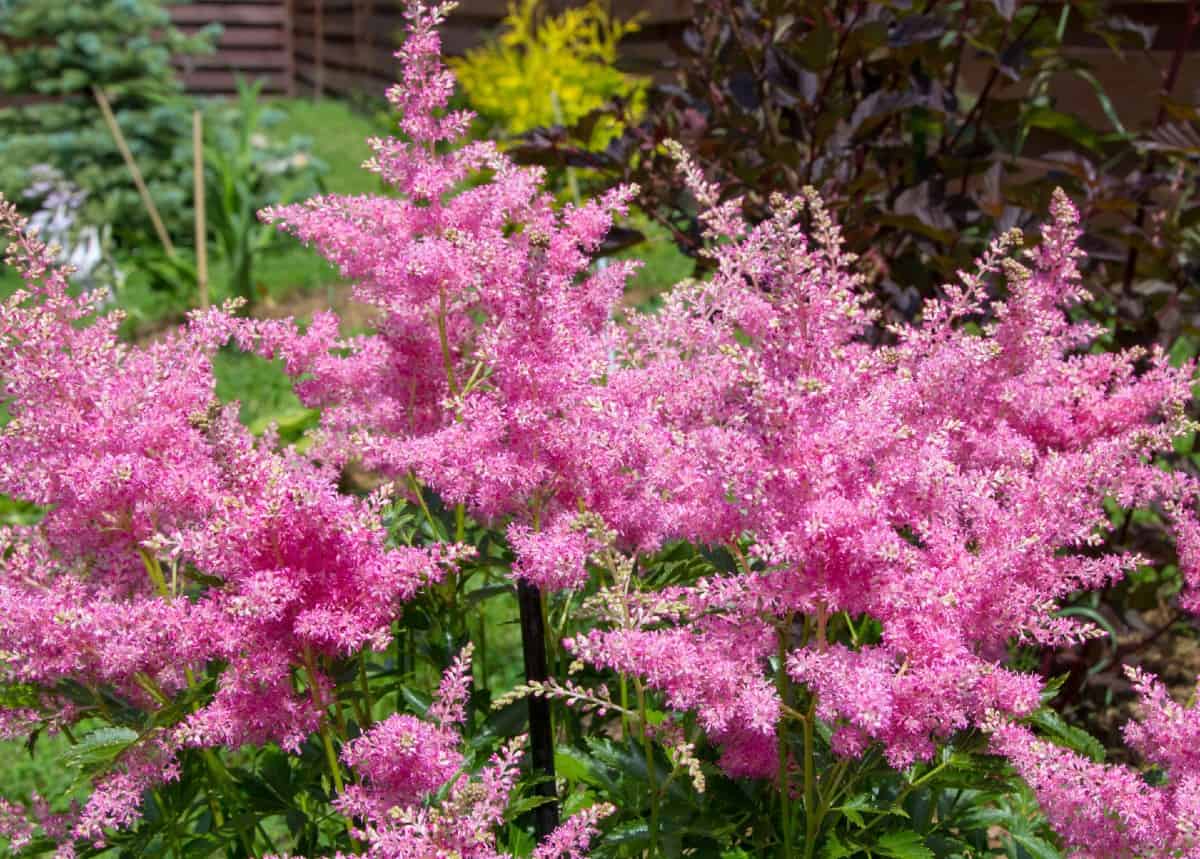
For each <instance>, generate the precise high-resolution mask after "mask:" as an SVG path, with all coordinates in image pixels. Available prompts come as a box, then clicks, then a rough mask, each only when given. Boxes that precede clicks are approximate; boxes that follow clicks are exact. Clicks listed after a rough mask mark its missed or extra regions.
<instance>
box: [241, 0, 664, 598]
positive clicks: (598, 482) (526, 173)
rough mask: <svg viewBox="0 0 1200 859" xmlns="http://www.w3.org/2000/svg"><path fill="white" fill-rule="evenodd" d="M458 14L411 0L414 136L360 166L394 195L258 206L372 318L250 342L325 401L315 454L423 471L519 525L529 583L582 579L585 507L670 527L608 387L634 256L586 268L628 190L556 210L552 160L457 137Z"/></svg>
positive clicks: (265, 331) (483, 511)
mask: <svg viewBox="0 0 1200 859" xmlns="http://www.w3.org/2000/svg"><path fill="white" fill-rule="evenodd" d="M444 12H445V8H444V7H436V8H430V7H427V6H425V5H423V4H412V5H411V6H410V7H409V13H408V14H409V18H410V34H409V37H408V40H407V41H406V43H405V45H404V47H403V49H402V50H401V51H400V52H399V54H398V56H399V57H400V59H401V61H402V66H403V70H404V71H403V82H402V83H401V84H399V85H397V86H396V87H394V88H393V89H391V90H390V91H389V93H388V98H389V100H390V101H391V103H392V104H393V105H394V106H395V107H396V108H397V109H399V110H400V112H401V115H402V118H401V121H400V126H401V129H402V130H403V132H404V134H405V137H404V138H389V139H383V140H373V141H371V145H372V148H373V149H374V152H375V155H374V158H372V159H371V160H370V161H369V162H368V163H367V165H366V166H367V167H368V168H369V169H371V170H373V171H375V172H376V173H378V174H379V175H380V177H381V178H382V179H384V180H385V181H386V182H387V183H388V184H389V185H391V186H392V188H393V189H394V190H395V192H396V193H395V194H394V195H393V196H386V197H385V196H369V195H364V196H354V197H345V196H326V197H319V198H316V199H313V200H309V201H307V202H305V203H303V204H298V205H293V206H283V207H279V208H275V209H270V210H267V211H266V212H265V213H264V215H265V217H267V218H268V219H269V220H271V221H274V222H277V223H279V224H280V225H281V226H282V228H283V229H285V230H287V231H288V232H289V233H292V234H293V235H295V236H297V237H298V238H300V239H301V240H303V241H304V242H306V243H309V244H312V245H313V246H315V247H316V248H317V249H318V250H319V251H320V252H321V253H322V254H323V255H325V256H326V257H327V258H328V259H329V260H330V261H331V262H333V263H334V264H335V265H336V266H337V267H338V268H339V270H340V271H341V273H342V275H343V276H344V277H346V278H348V279H350V280H352V281H353V282H354V283H355V290H354V296H355V298H356V299H357V300H358V301H360V302H362V303H364V304H367V305H369V306H371V307H373V308H375V309H376V310H377V312H378V315H377V324H376V330H375V331H374V332H373V333H370V334H368V335H364V336H359V337H353V338H341V337H339V335H338V325H337V321H336V319H334V317H332V316H331V315H328V316H324V317H320V318H318V319H316V320H314V322H313V324H312V326H311V327H309V328H308V330H307V331H306V332H305V333H304V334H303V335H299V334H297V333H296V331H295V330H294V328H292V327H291V326H290V325H288V324H280V323H253V322H250V323H247V325H246V328H245V330H244V331H243V333H242V335H241V336H242V341H243V342H244V343H245V344H246V345H247V346H248V347H252V348H257V349H259V350H261V351H262V352H264V353H265V354H268V355H271V356H281V357H282V358H283V359H284V361H285V363H286V366H287V368H288V371H289V372H290V373H291V374H293V375H294V376H295V377H297V378H298V379H299V382H298V384H297V392H298V393H299V395H300V397H301V399H302V400H303V401H304V402H305V403H306V404H308V405H311V406H318V407H321V408H322V409H323V413H322V440H321V442H320V443H319V444H318V445H317V447H316V448H315V449H316V450H317V451H318V452H319V455H321V456H324V457H326V458H327V459H328V460H329V461H330V462H339V463H340V462H343V461H345V460H347V459H350V458H354V459H357V460H360V461H361V462H362V463H363V464H364V465H365V466H366V467H368V468H370V469H372V470H375V471H377V472H380V473H382V474H384V475H386V476H388V477H391V478H393V479H396V480H398V481H408V480H409V479H410V477H413V476H415V477H416V478H419V479H420V480H421V481H423V482H425V483H426V484H428V485H430V486H432V487H433V488H434V489H436V490H437V492H438V493H439V494H440V495H441V497H442V498H443V500H445V501H447V502H449V503H450V504H459V503H461V504H464V505H466V507H467V509H468V510H470V511H471V512H472V513H473V514H474V515H476V516H477V517H479V518H480V519H481V520H483V521H487V522H504V521H505V520H506V519H507V520H508V521H510V522H511V524H512V529H511V530H510V532H509V533H510V536H511V537H512V539H513V545H514V547H515V549H516V550H517V554H518V556H519V561H518V564H517V565H516V574H517V575H518V576H520V577H522V578H525V579H527V580H530V581H532V582H533V583H536V584H539V585H544V586H546V587H547V588H549V589H559V588H562V587H566V586H571V585H578V584H580V583H582V582H583V581H584V580H585V579H586V570H585V568H584V566H583V563H582V559H583V557H584V555H585V554H586V553H585V552H582V551H580V550H579V547H578V546H576V545H574V543H577V535H573V534H572V533H571V522H572V520H573V518H574V516H575V513H576V512H577V510H578V509H579V507H580V506H581V505H582V506H585V507H587V508H589V509H594V510H600V511H603V512H604V513H605V515H606V517H608V518H610V519H612V520H613V521H614V522H615V523H616V524H618V525H620V526H621V528H622V530H623V533H626V534H628V535H629V536H630V538H631V539H634V540H641V541H643V542H646V543H647V544H649V543H652V542H653V535H654V534H658V533H660V532H661V528H659V527H658V526H657V525H656V524H654V521H655V516H656V515H657V514H656V513H655V510H656V507H657V504H656V499H653V498H646V497H643V496H641V495H639V494H638V493H639V492H640V489H639V485H640V484H638V483H637V481H636V480H635V479H634V471H635V469H631V468H630V463H631V460H630V455H629V453H628V450H627V448H628V439H629V437H630V433H629V430H630V428H631V427H632V426H634V425H636V422H637V420H638V418H639V414H638V412H636V411H630V410H629V409H628V408H623V407H621V405H620V404H618V403H616V402H612V403H603V402H601V401H600V400H597V399H596V398H595V394H596V392H597V390H598V389H599V388H600V387H602V384H603V380H604V378H605V376H606V374H607V373H608V372H609V371H610V369H611V366H610V364H611V361H610V358H611V353H612V349H613V346H614V343H615V341H616V338H617V328H616V323H615V322H614V309H615V308H618V307H619V306H620V301H621V296H622V287H623V283H624V280H625V278H626V276H627V274H628V273H629V272H630V271H631V270H632V265H633V264H632V263H616V264H613V265H609V266H607V267H605V268H602V269H599V270H597V271H595V272H590V273H589V271H588V267H589V264H590V254H592V253H593V252H595V251H596V250H597V249H598V248H599V246H600V242H601V240H602V239H603V238H604V236H605V234H606V233H607V231H608V230H609V227H610V226H611V224H612V216H613V213H614V212H622V211H624V209H625V207H626V203H627V201H628V199H629V197H630V195H631V193H632V190H631V189H628V188H625V189H618V190H616V191H613V192H610V193H608V194H606V195H604V196H603V197H602V198H600V199H599V200H595V201H591V202H587V203H584V204H583V205H580V206H572V205H568V206H566V207H565V209H563V210H562V211H558V210H557V209H556V208H555V201H554V197H553V195H551V194H549V193H548V192H547V191H546V190H545V189H544V187H543V182H544V176H543V171H541V170H540V169H527V168H521V167H518V166H516V165H514V164H513V163H512V162H511V161H510V160H509V159H508V157H507V156H505V155H504V154H502V153H500V152H499V151H498V150H497V149H496V147H495V146H494V145H493V144H492V143H490V142H470V143H463V140H464V138H465V134H466V129H467V125H468V121H469V118H470V117H469V115H468V114H465V113H458V112H445V110H444V108H445V105H446V102H447V100H448V98H449V96H450V94H451V91H452V89H453V78H452V76H451V75H450V73H449V72H448V71H446V69H445V68H444V67H443V66H442V65H441V61H440V58H439V49H440V45H439V37H438V34H437V32H436V30H435V29H434V28H435V26H436V24H437V23H438V22H439V21H440V20H441V16H442V15H443V14H444ZM443 150H445V151H443ZM633 405H634V406H636V404H633ZM642 455H644V456H648V455H649V452H648V451H646V452H643V454H642ZM564 550H565V551H564Z"/></svg>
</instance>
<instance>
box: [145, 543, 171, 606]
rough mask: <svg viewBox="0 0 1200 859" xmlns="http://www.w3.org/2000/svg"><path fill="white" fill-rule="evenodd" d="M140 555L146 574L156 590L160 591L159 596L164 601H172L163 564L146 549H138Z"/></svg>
mask: <svg viewBox="0 0 1200 859" xmlns="http://www.w3.org/2000/svg"><path fill="white" fill-rule="evenodd" d="M138 554H139V555H140V556H141V558H142V566H144V567H145V568H146V572H147V574H149V576H150V581H151V582H152V583H153V584H154V589H155V590H156V591H158V595H159V596H161V597H163V598H164V599H170V598H171V589H170V588H169V587H168V586H167V579H166V576H164V575H163V571H162V564H160V563H159V562H158V558H156V557H154V556H153V555H151V554H150V553H149V552H147V551H146V550H145V549H138Z"/></svg>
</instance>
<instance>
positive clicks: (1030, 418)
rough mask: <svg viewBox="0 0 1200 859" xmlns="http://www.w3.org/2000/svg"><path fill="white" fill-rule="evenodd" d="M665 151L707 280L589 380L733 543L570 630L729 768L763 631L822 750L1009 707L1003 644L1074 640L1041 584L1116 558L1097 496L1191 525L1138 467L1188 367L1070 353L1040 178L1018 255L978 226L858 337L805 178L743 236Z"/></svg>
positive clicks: (1065, 257)
mask: <svg viewBox="0 0 1200 859" xmlns="http://www.w3.org/2000/svg"><path fill="white" fill-rule="evenodd" d="M677 155H678V156H679V157H680V158H681V159H682V161H683V170H684V173H685V176H686V177H687V179H688V181H689V184H690V185H691V186H692V189H693V191H694V193H695V195H696V196H697V198H698V199H699V200H700V202H701V204H702V205H704V206H707V207H708V210H707V214H706V215H704V216H703V217H704V219H705V221H706V223H707V224H708V229H709V237H710V239H711V240H712V241H713V247H712V249H711V251H710V253H711V255H712V257H713V258H714V261H715V263H716V266H717V268H716V273H715V274H714V276H713V277H712V279H711V280H709V281H706V282H703V283H699V282H696V283H685V284H681V285H680V286H678V287H676V289H675V290H674V291H673V292H672V293H671V294H670V295H669V296H668V297H667V299H666V302H665V307H664V308H663V310H662V311H661V312H659V313H658V314H655V315H649V316H644V317H641V318H638V319H635V320H634V322H633V325H632V326H631V331H630V334H629V336H628V337H627V338H626V339H625V341H624V343H623V344H622V347H621V350H620V355H621V360H622V363H623V369H621V370H620V371H618V372H613V373H610V375H609V378H608V392H606V393H607V395H608V396H612V397H614V398H616V399H619V400H621V401H623V402H633V401H638V400H640V401H642V402H643V403H648V404H651V406H652V408H651V409H650V412H651V414H652V419H650V420H647V421H646V423H645V425H644V428H643V429H642V430H641V431H642V432H643V433H646V434H650V433H654V432H658V434H659V435H658V437H659V438H660V439H664V440H667V442H666V443H664V444H663V445H662V447H661V449H660V451H659V454H658V455H657V456H656V457H654V458H653V460H652V462H653V468H654V472H653V473H649V474H647V475H645V479H646V480H648V481H650V482H652V483H653V484H655V485H657V486H659V487H661V492H662V494H663V496H664V498H666V499H667V503H668V504H674V505H675V510H676V514H677V518H676V523H677V525H678V526H681V530H680V531H679V532H677V533H676V534H675V536H678V537H683V538H687V539H690V540H693V541H697V542H701V543H708V544H725V545H728V546H730V547H731V549H732V550H733V552H734V554H735V555H741V554H742V547H743V546H744V547H746V548H747V549H748V556H743V562H742V564H741V568H740V570H739V572H738V574H737V575H736V576H732V577H727V578H724V579H718V580H708V581H705V582H704V583H703V586H702V587H698V588H694V589H693V592H692V593H691V594H690V595H684V596H682V597H681V599H683V600H684V601H685V602H686V603H687V604H688V605H689V611H688V612H686V613H685V615H684V616H683V618H682V622H679V623H666V624H664V623H661V622H657V621H656V620H655V621H652V622H651V623H649V624H647V625H645V626H643V627H641V628H637V629H618V628H612V627H601V628H598V629H596V630H594V631H592V632H591V633H589V634H586V635H583V636H579V637H577V638H575V639H574V640H573V641H571V642H569V644H570V647H571V649H572V650H573V651H574V653H575V655H577V656H578V657H580V658H582V659H583V660H584V661H586V662H591V663H593V664H596V665H600V666H604V667H608V668H613V669H616V670H621V671H626V672H633V673H637V674H641V675H642V676H644V677H645V678H646V679H647V680H648V681H649V683H650V685H651V686H653V687H655V688H658V689H660V690H662V691H663V692H665V693H666V695H667V700H668V701H669V702H671V703H672V704H673V705H674V706H680V707H688V708H690V709H696V710H697V711H698V712H699V714H700V718H701V721H702V722H703V723H705V724H707V725H710V726H711V727H713V728H716V729H717V737H716V738H717V739H719V740H724V741H725V742H726V744H727V748H726V755H727V757H729V756H730V755H731V754H732V757H733V759H732V760H730V761H727V766H729V765H731V764H732V765H733V767H734V771H735V772H739V773H742V774H745V773H757V774H760V775H767V774H769V773H771V772H773V771H774V770H775V768H776V766H777V762H776V756H775V751H774V748H775V746H774V734H775V727H774V726H775V723H776V721H777V717H778V714H779V705H780V701H779V698H778V696H777V695H776V694H775V693H774V692H773V691H772V690H771V689H770V687H769V686H768V685H767V680H768V678H767V677H766V675H765V672H764V669H765V666H766V657H767V656H768V655H769V654H773V653H776V652H777V651H780V650H782V653H783V654H784V656H785V657H786V669H787V671H788V673H789V674H790V675H791V678H792V679H793V680H795V681H797V682H799V683H802V684H804V685H805V686H807V687H808V689H809V690H810V691H811V692H812V693H813V695H814V696H815V701H816V708H817V713H818V715H820V716H821V717H822V718H823V719H825V720H828V721H829V722H831V723H833V725H834V727H835V734H834V747H835V749H836V750H837V751H839V752H841V753H843V754H850V755H857V754H860V753H861V752H862V751H863V750H864V749H865V748H866V747H867V746H868V745H870V744H872V743H882V744H883V746H884V748H885V751H886V754H887V757H888V759H889V761H890V762H891V764H892V765H893V766H896V767H900V768H902V767H904V766H906V765H908V764H909V763H911V762H912V761H913V760H914V759H918V758H927V757H929V755H930V754H931V753H932V751H933V749H934V742H935V740H936V739H937V738H942V737H947V736H949V735H950V734H951V733H952V732H954V731H956V730H958V729H962V728H966V727H968V726H970V725H973V724H978V723H979V722H980V720H981V719H982V718H983V717H984V716H985V714H986V713H988V712H989V711H992V710H997V711H1003V712H1007V713H1012V714H1024V713H1028V712H1030V711H1031V710H1033V709H1035V708H1036V707H1037V706H1038V702H1039V691H1040V689H1041V682H1040V680H1039V678H1037V677H1035V676H1032V675H1021V674H1019V673H1015V672H1013V671H1012V670H1010V669H1008V668H1005V667H1004V662H1005V657H1006V646H1007V643H1008V642H1009V641H1011V640H1013V639H1014V638H1016V639H1025V640H1030V641H1036V642H1039V643H1041V644H1054V643H1064V642H1071V641H1076V640H1078V639H1079V638H1080V637H1083V636H1087V635H1090V634H1093V633H1092V632H1091V631H1090V630H1088V629H1087V628H1086V627H1083V626H1082V625H1078V624H1075V623H1073V622H1071V621H1068V620H1064V619H1062V618H1059V617H1057V616H1056V614H1055V611H1056V608H1057V602H1058V600H1060V599H1062V598H1064V597H1066V596H1068V595H1069V594H1071V593H1072V592H1074V591H1076V590H1078V589H1081V588H1082V589H1087V588H1096V587H1102V586H1104V585H1106V584H1109V583H1111V582H1114V581H1117V580H1118V579H1120V578H1121V576H1122V575H1123V574H1124V573H1125V572H1126V571H1128V570H1129V569H1131V568H1132V567H1133V566H1135V565H1136V563H1137V562H1138V559H1137V558H1136V557H1133V556H1120V555H1118V556H1102V557H1096V556H1095V555H1094V553H1093V552H1091V551H1090V549H1091V547H1092V546H1093V545H1094V544H1096V543H1097V542H1098V540H1099V537H1100V535H1101V534H1102V533H1103V532H1104V530H1105V529H1107V528H1108V527H1109V523H1108V519H1107V517H1106V515H1105V510H1104V506H1103V503H1104V501H1105V499H1106V498H1108V497H1112V498H1115V499H1116V500H1117V501H1119V502H1120V503H1121V504H1123V505H1125V506H1139V505H1147V504H1150V503H1153V502H1160V503H1162V505H1163V507H1164V509H1165V510H1166V511H1167V512H1169V513H1173V514H1175V516H1176V526H1177V529H1178V531H1179V532H1180V534H1181V542H1182V543H1184V544H1185V548H1186V544H1187V542H1188V540H1189V539H1191V534H1192V532H1194V530H1195V527H1196V525H1195V519H1194V516H1193V514H1192V511H1191V506H1192V501H1193V498H1194V495H1195V488H1194V486H1193V484H1192V483H1191V482H1190V480H1188V479H1187V478H1185V477H1183V476H1181V475H1177V474H1170V473H1167V472H1164V471H1162V470H1160V469H1158V468H1157V467H1155V466H1154V465H1153V463H1152V462H1151V459H1152V457H1153V455H1154V454H1155V452H1157V451H1162V450H1169V449H1170V445H1171V441H1172V439H1173V438H1174V437H1176V436H1177V435H1180V434H1182V433H1184V432H1187V431H1188V430H1189V428H1190V424H1189V422H1188V421H1187V420H1186V418H1185V417H1184V404H1185V403H1186V402H1187V401H1188V400H1189V398H1190V389H1189V380H1190V378H1191V374H1192V369H1193V368H1192V366H1191V365H1187V366H1183V367H1179V368H1172V367H1171V366H1170V365H1169V364H1168V362H1167V359H1166V356H1165V355H1164V354H1162V352H1161V351H1154V352H1150V353H1145V352H1140V351H1129V352H1124V353H1102V354H1092V353H1087V352H1085V351H1084V349H1085V347H1086V346H1087V345H1088V344H1089V342H1090V340H1091V339H1092V338H1093V337H1094V336H1095V334H1096V333H1097V332H1096V331H1095V329H1093V328H1092V327H1090V326H1087V325H1084V324H1076V323H1072V322H1070V320H1069V319H1068V317H1067V315H1066V313H1065V310H1066V308H1068V307H1069V306H1070V305H1071V304H1073V303H1077V302H1078V301H1081V300H1083V299H1084V298H1085V297H1086V295H1085V293H1084V291H1083V290H1082V288H1081V287H1080V284H1079V276H1078V269H1077V266H1076V259H1077V257H1078V255H1079V251H1078V250H1077V249H1076V246H1075V240H1076V238H1077V236H1078V228H1077V225H1076V224H1077V215H1076V212H1075V210H1074V208H1073V206H1072V205H1071V203H1070V202H1069V201H1068V200H1067V198H1066V197H1065V196H1064V195H1063V194H1061V193H1059V194H1056V195H1055V197H1054V200H1053V204H1052V208H1051V220H1050V221H1049V222H1048V223H1047V224H1046V226H1045V228H1044V230H1043V235H1042V239H1041V242H1040V244H1039V245H1038V246H1037V247H1036V248H1035V249H1034V250H1031V251H1028V252H1026V254H1025V260H1024V262H1020V261H1018V260H1017V259H1016V258H1014V257H1013V256H1012V249H1013V248H1014V247H1015V246H1016V245H1018V244H1019V242H1020V236H1019V234H1007V235H1005V236H1002V237H1000V238H999V239H997V240H996V241H995V242H994V243H993V245H992V247H991V249H990V250H989V252H988V254H987V256H986V257H985V258H984V259H982V260H981V261H980V262H979V263H978V267H977V270H976V271H974V272H963V273H961V282H960V283H958V284H950V285H947V286H946V287H945V290H944V297H943V298H941V299H939V300H937V301H931V302H929V303H927V304H926V306H925V308H924V310H923V313H922V318H921V320H920V322H919V323H918V324H913V325H901V326H897V327H894V328H892V329H891V330H890V331H889V332H887V333H888V339H887V340H885V341H884V342H883V343H882V344H880V343H879V338H877V337H872V336H869V335H870V334H871V332H870V326H871V325H872V323H873V318H874V316H873V313H872V312H871V310H870V308H869V304H868V296H867V294H866V292H865V291H864V289H863V285H862V282H861V279H860V278H859V277H858V276H857V275H855V274H854V273H853V266H852V264H853V262H854V260H853V258H852V257H850V256H849V255H847V254H845V253H844V252H843V251H842V250H841V240H840V236H839V233H838V230H837V227H836V225H835V224H834V223H833V221H832V219H831V218H830V217H829V215H827V214H826V213H825V212H824V210H823V209H822V208H821V207H820V204H819V202H818V201H817V200H816V199H815V197H814V196H813V195H812V194H809V195H807V196H806V197H803V198H801V199H798V200H784V199H776V200H775V201H774V212H775V213H774V216H773V217H772V218H771V219H769V220H767V221H766V222H764V223H762V224H760V225H758V226H755V227H752V228H751V227H750V226H748V225H747V224H745V223H743V222H742V221H741V219H740V217H739V215H738V213H737V201H732V202H729V203H722V204H718V203H717V192H716V189H715V188H712V187H711V186H709V185H707V184H705V183H704V180H703V177H702V176H701V175H700V173H699V171H698V170H697V168H695V167H694V165H692V163H691V162H690V161H689V160H688V159H687V157H686V156H685V155H684V154H683V153H682V152H677ZM805 210H807V212H808V219H809V221H810V224H811V228H810V230H809V231H805V230H804V229H802V228H801V226H800V223H799V220H800V217H801V215H802V214H803V212H804V211H805ZM994 281H995V282H994ZM997 296H998V297H997ZM1139 364H1144V366H1139ZM1181 559H1182V563H1183V567H1184V574H1185V578H1186V579H1187V581H1188V582H1189V584H1190V585H1191V587H1193V588H1195V586H1196V585H1197V584H1200V578H1198V576H1197V568H1196V565H1195V563H1194V561H1193V559H1192V558H1191V557H1190V555H1189V553H1188V552H1187V551H1182V550H1181ZM802 616H804V617H807V618H808V619H809V620H808V625H807V627H806V629H807V633H808V634H807V635H806V636H805V638H806V639H807V644H806V645H805V646H803V647H800V648H798V649H796V648H794V642H796V641H798V640H799V639H800V638H801V632H802V630H801V628H800V627H799V625H798V622H795V623H794V620H793V619H795V618H800V617H802ZM864 617H869V618H873V619H874V620H875V621H877V622H878V623H879V624H880V625H881V627H882V637H881V639H880V640H879V641H878V642H877V643H869V642H868V643H862V644H861V646H858V647H856V648H853V649H852V648H847V647H844V646H830V645H829V644H828V639H827V636H826V632H827V626H828V624H830V623H831V622H835V623H841V624H843V626H842V628H843V629H846V628H847V626H846V624H848V623H851V622H856V621H857V620H858V619H860V618H864ZM860 625H861V624H860ZM793 627H794V628H793ZM780 637H782V642H781V641H780ZM729 731H732V733H727V732H729Z"/></svg>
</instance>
